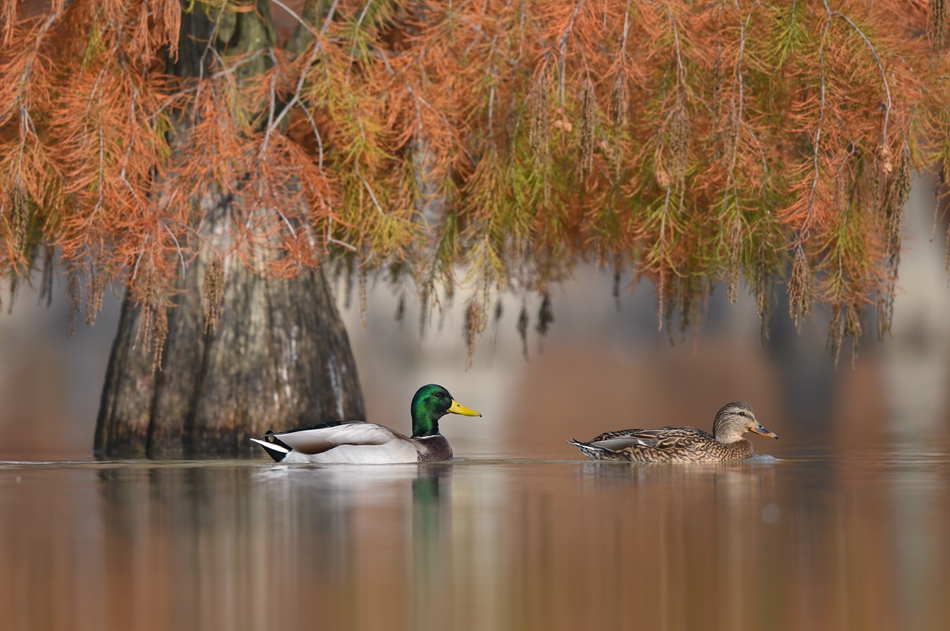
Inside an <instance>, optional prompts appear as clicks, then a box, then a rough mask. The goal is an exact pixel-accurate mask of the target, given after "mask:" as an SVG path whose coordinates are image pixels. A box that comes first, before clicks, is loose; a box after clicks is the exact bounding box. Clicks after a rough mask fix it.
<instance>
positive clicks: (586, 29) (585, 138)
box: [0, 0, 950, 353]
mask: <svg viewBox="0 0 950 631" xmlns="http://www.w3.org/2000/svg"><path fill="white" fill-rule="evenodd" d="M301 4H302V3H301V2H299V1H298V2H296V3H294V2H289V3H287V2H274V3H268V2H266V0H259V1H258V2H257V3H256V4H253V3H252V4H248V3H247V2H242V1H239V2H237V3H230V2H226V1H225V0H210V1H208V2H194V1H193V2H192V3H191V4H188V5H186V6H184V8H183V6H182V5H180V4H179V2H178V0H151V1H150V2H147V3H146V2H143V1H141V0H130V1H126V0H74V1H73V2H65V1H64V0H58V1H54V2H52V3H51V4H49V6H47V7H46V8H44V9H43V10H41V11H38V12H37V13H36V14H35V15H32V16H30V15H26V13H27V11H26V10H25V9H24V8H23V7H22V6H20V5H18V4H17V3H16V2H15V1H14V0H3V4H2V10H0V40H2V48H0V246H2V247H0V266H2V269H3V272H4V273H5V274H6V275H7V276H8V277H16V276H19V275H23V274H25V273H27V272H29V271H30V270H31V269H32V268H33V267H34V266H37V265H38V262H37V259H38V258H40V257H39V256H38V251H39V248H40V247H41V246H45V247H47V248H50V247H58V248H60V251H61V253H62V254H61V257H62V263H63V265H64V266H65V267H66V269H67V270H68V271H69V273H70V277H71V279H72V280H71V284H70V288H71V291H72V292H73V294H74V295H75V296H78V295H80V294H82V295H84V296H85V300H86V305H87V317H89V318H92V317H94V316H95V313H96V311H97V310H98V308H99V304H100V303H101V296H102V292H103V291H104V288H105V287H106V286H107V285H108V284H110V283H112V284H115V285H117V286H127V287H128V288H130V290H131V291H132V295H133V296H134V297H136V298H137V299H139V300H141V301H144V302H145V303H146V304H147V306H148V305H151V306H150V308H151V309H152V311H151V313H153V314H154V316H153V318H154V319H155V322H156V323H157V324H156V326H157V327H158V328H160V327H161V322H159V320H160V318H161V315H160V314H159V312H162V311H164V309H163V306H164V305H165V304H166V303H167V297H168V296H169V295H170V292H172V291H173V290H172V287H173V284H172V283H173V281H174V279H175V278H176V276H179V275H180V274H181V272H182V270H183V269H184V267H185V266H187V265H189V264H190V262H191V261H192V259H193V258H194V256H195V253H196V251H198V250H200V249H202V248H213V249H215V252H216V254H217V255H220V257H221V258H223V259H225V260H230V261H235V260H237V259H239V260H240V261H243V263H244V264H246V265H249V266H251V267H253V268H254V269H257V270H259V271H260V272H261V273H263V274H269V275H274V276H281V277H285V276H291V275H294V274H296V273H298V271H299V270H301V269H302V268H304V267H306V266H315V265H320V264H325V263H327V262H328V261H333V260H343V261H344V262H345V263H346V264H347V269H350V270H357V272H356V273H359V274H365V273H367V272H369V271H372V270H380V269H386V270H388V271H389V272H390V273H391V275H392V278H393V279H396V280H397V281H400V282H401V280H400V279H402V278H403V277H404V276H405V277H406V278H411V279H413V281H414V282H415V284H416V287H417V290H418V292H419V295H420V296H421V298H422V299H423V302H424V303H425V305H426V307H427V308H431V306H432V305H433V304H435V302H436V301H437V296H438V295H439V293H440V291H449V292H451V289H452V287H453V286H454V285H455V284H456V283H457V282H459V281H460V280H461V282H465V283H467V284H469V285H470V286H473V287H476V288H477V294H476V298H475V299H474V300H473V302H472V303H471V306H470V312H469V318H468V322H469V326H470V328H471V329H472V331H471V332H472V334H473V336H474V333H477V332H480V330H481V329H483V328H484V325H485V322H486V321H487V319H488V318H487V315H486V312H487V305H489V304H490V298H491V295H492V293H494V292H497V291H506V290H510V291H515V292H525V291H541V292H544V291H545V290H546V287H547V286H548V285H549V284H550V283H552V282H556V281H558V280H559V279H561V278H563V277H564V276H565V274H566V273H568V271H569V270H570V269H571V267H572V266H573V265H574V264H576V263H577V262H578V261H581V260H595V261H597V262H598V263H599V264H601V265H604V266H610V267H614V268H616V269H617V270H622V269H632V270H633V271H634V273H635V277H636V278H637V279H639V278H642V277H643V276H646V277H647V278H649V279H650V280H652V281H653V282H655V283H656V286H657V295H658V302H659V310H660V317H661V321H662V318H663V317H667V318H669V317H670V316H671V315H672V314H673V313H674V312H677V311H678V312H680V313H682V314H683V318H684V322H688V320H689V318H690V316H691V315H692V314H694V313H695V311H696V309H697V306H696V305H699V304H701V302H702V300H701V298H702V297H703V296H704V295H705V294H707V293H708V292H709V291H711V288H712V287H713V285H714V284H715V283H716V282H717V281H720V280H724V281H726V282H727V284H728V293H729V297H730V299H732V300H735V299H736V296H737V293H738V288H739V283H740V279H742V278H744V279H745V281H746V283H747V284H748V286H749V287H750V288H751V291H752V292H753V293H754V295H755V298H756V302H757V305H758V309H759V315H760V316H761V317H762V318H763V319H767V318H768V313H769V308H770V305H771V303H772V302H773V282H774V281H776V280H778V279H782V278H783V277H784V276H785V273H786V270H787V269H791V272H790V274H789V275H788V279H787V291H788V297H789V307H790V310H791V312H792V314H793V316H794V317H795V318H796V320H797V319H798V318H800V317H801V316H803V315H805V314H806V313H807V312H808V310H809V305H810V304H811V303H812V301H821V302H824V303H826V304H828V305H829V306H830V307H831V310H832V320H831V330H830V338H831V341H832V345H833V348H834V350H835V353H837V348H838V346H839V344H840V342H841V340H842V339H843V337H845V336H852V337H854V338H857V336H859V335H860V334H861V332H862V320H863V315H864V314H865V312H866V310H867V309H868V307H870V306H876V307H877V308H878V309H879V317H878V322H879V323H880V326H881V329H882V331H881V332H884V331H886V329H887V327H888V326H889V324H890V319H891V304H892V302H891V301H892V296H893V291H894V283H895V280H896V275H897V265H898V262H899V256H900V245H901V243H900V240H901V236H900V234H901V232H900V224H901V215H902V212H903V206H904V203H905V202H906V199H907V195H908V191H909V187H910V182H911V177H912V176H911V173H912V172H913V171H914V170H918V169H921V168H923V167H933V166H936V168H937V169H938V170H939V172H940V173H941V174H943V173H944V172H945V170H946V168H947V166H950V136H948V131H950V116H948V106H947V103H950V90H948V81H947V76H948V75H950V66H948V62H947V55H946V53H945V47H946V18H947V15H946V13H947V10H946V6H945V0H933V1H932V2H931V3H930V4H927V3H926V2H924V1H923V0H918V1H915V2H908V1H907V0H876V1H875V2H873V3H871V2H864V1H857V0H851V1H846V0H800V1H794V0H793V1H791V2H779V3H764V2H759V1H758V0H756V1H749V0H741V1H740V0H734V1H732V2H728V1H723V2H711V3H691V2H685V1H683V0H669V1H661V2H647V1H645V0H630V1H621V0H586V1H585V0H576V1H571V2H566V1H560V0H557V1H555V0H480V1H478V2H472V1H464V0H458V1H455V2H444V1H439V2H435V1H425V0H411V1H407V0H401V1H397V0H359V1H354V0H335V1H333V2H328V1H317V0H312V1H311V2H309V3H308V4H307V5H306V6H305V7H302V6H301ZM182 11H187V12H193V13H196V14H203V15H204V16H205V18H204V19H205V22H206V24H207V25H208V26H209V28H208V32H209V33H210V34H211V35H210V36H209V37H210V38H209V39H206V40H202V41H200V42H198V43H199V44H200V50H203V51H204V52H203V54H202V55H201V62H200V68H201V70H200V71H199V72H198V76H174V75H175V72H174V68H175V63H176V61H177V55H178V50H179V48H182V49H183V48H184V44H183V42H185V41H186V39H187V38H192V39H191V40H188V41H193V40H194V37H195V36H194V35H192V34H190V33H179V30H180V29H181V24H182V18H183V16H182ZM270 12H274V13H275V14H276V13H277V12H281V13H282V14H284V15H289V16H290V18H291V19H293V20H294V21H295V22H296V23H298V32H297V33H296V34H295V35H294V37H293V39H292V40H290V41H291V42H295V44H294V45H293V46H291V45H288V44H287V42H283V43H281V42H279V41H278V40H276V39H273V38H271V39H268V38H264V39H263V40H262V41H263V43H262V44H260V46H258V47H257V48H256V49H240V50H236V47H235V46H234V45H233V42H232V41H231V39H232V38H234V37H236V36H235V35H234V28H233V24H234V19H235V16H236V15H238V14H242V15H243V14H248V13H255V14H259V15H260V16H262V19H263V20H264V21H265V22H267V16H269V15H270ZM229 25H230V26H229ZM268 27H269V22H268ZM307 42H309V43H307ZM297 44H299V45H297ZM180 74H181V73H179V75H180ZM220 199H227V200H234V201H235V202H236V203H233V204H231V205H230V206H229V208H231V209H232V212H230V213H229V216H228V221H227V225H226V227H225V228H224V229H225V230H226V231H227V232H228V234H229V239H228V240H227V241H226V242H224V243H226V244H227V245H226V246H222V245H221V243H222V242H219V241H214V242H212V241H210V240H209V239H208V238H205V237H203V236H201V235H202V232H201V225H202V222H203V221H204V220H205V219H206V217H207V216H208V211H209V204H211V205H213V204H214V203H216V202H215V200H220ZM216 229H217V228H216ZM220 268H221V266H220V265H218V266H217V267H216V268H215V269H217V270H218V272H217V273H219V274H220V273H221V272H220ZM459 270H461V272H459ZM459 274H461V276H462V278H461V279H460V278H458V275H459ZM205 284H206V285H208V284H209V283H205ZM210 284H211V285H214V283H210Z"/></svg>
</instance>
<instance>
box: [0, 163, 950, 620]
mask: <svg viewBox="0 0 950 631" xmlns="http://www.w3.org/2000/svg"><path fill="white" fill-rule="evenodd" d="M932 190H933V189H932V183H931V182H928V181H923V182H919V183H918V185H917V186H916V187H915V189H914V192H913V196H912V200H911V205H910V209H909V211H908V215H907V219H906V221H905V251H904V253H903V255H902V263H901V269H900V274H901V275H900V280H899V286H898V289H899V292H900V293H899V295H898V297H897V299H896V301H895V324H894V332H893V337H892V338H890V339H888V340H886V341H885V342H884V343H879V342H877V341H876V340H874V339H873V337H870V338H865V339H863V340H862V342H861V347H860V348H859V354H858V356H857V358H856V360H855V362H854V365H853V367H852V366H851V363H850V350H851V349H850V345H849V344H847V343H846V344H845V347H844V349H843V350H842V356H841V361H840V364H839V366H838V367H837V368H836V367H835V365H834V362H833V359H832V358H831V356H830V355H829V354H828V352H827V350H826V348H825V338H826V332H827V322H828V315H827V313H826V312H824V311H822V310H820V309H819V310H816V312H815V313H814V314H813V315H812V316H811V317H810V318H809V319H808V320H807V321H806V322H805V323H804V325H803V327H802V331H801V333H800V334H796V332H795V330H794V327H793V325H792V324H791V322H790V321H789V318H788V315H787V305H786V301H785V297H784V294H783V293H782V292H783V288H781V287H780V288H778V289H777V296H776V300H777V302H776V304H774V305H773V314H774V315H773V321H772V325H771V328H770V335H769V339H768V340H767V341H766V342H765V343H764V344H760V337H759V323H758V320H757V319H756V318H755V314H754V305H753V303H752V300H751V298H750V297H748V296H743V297H741V298H740V300H739V302H738V303H737V304H734V305H730V304H728V302H727V301H726V299H725V291H724V288H719V290H717V291H716V292H715V294H714V295H713V297H712V298H711V299H710V300H709V304H708V311H707V317H706V319H705V322H704V323H703V326H702V329H701V331H700V332H699V333H695V332H693V331H688V332H687V333H686V335H685V339H681V338H680V335H679V333H678V331H677V332H676V334H675V336H674V337H675V339H676V340H677V343H676V344H675V345H671V344H670V341H669V334H668V332H667V331H666V330H664V331H662V332H658V331H657V320H656V304H655V297H654V293H653V289H652V287H650V286H648V285H646V284H644V285H641V286H640V287H638V288H637V289H636V291H635V292H634V293H633V295H632V296H631V295H629V293H627V292H625V291H623V290H622V291H621V295H620V301H619V302H620V308H619V309H618V308H617V307H616V306H615V300H614V297H613V296H612V290H613V278H612V274H609V273H608V274H601V275H600V276H598V275H597V273H596V271H595V270H594V269H593V268H591V267H582V268H580V269H578V270H577V272H576V274H575V278H574V279H573V280H571V281H569V282H567V283H565V284H564V285H563V286H562V287H560V288H556V289H555V290H554V291H553V292H552V299H553V307H554V317H555V322H554V323H553V325H552V327H551V329H550V332H549V334H548V336H547V337H546V338H545V339H544V340H543V349H542V347H541V341H540V340H539V338H538V336H537V334H536V333H535V332H534V331H533V327H534V324H535V323H534V322H532V323H531V327H532V331H531V334H530V336H529V340H528V354H529V359H528V360H525V359H524V357H523V354H522V342H521V340H520V338H519V337H518V335H517V333H516V332H515V322H516V320H517V315H518V312H519V310H520V308H521V305H522V302H521V298H520V297H508V298H506V299H505V301H504V303H503V316H502V318H501V320H500V322H499V325H498V328H497V330H492V329H491V327H490V328H489V331H488V332H487V333H486V334H485V335H484V336H483V337H482V338H480V340H479V342H478V345H477V347H476V351H475V356H474V362H473V365H472V368H471V369H470V370H468V371H466V370H465V364H466V349H465V345H464V341H463V339H462V324H463V320H464V317H463V306H464V302H465V300H464V296H460V297H459V298H458V299H457V300H456V304H455V305H454V306H453V307H452V308H451V309H448V310H447V311H446V312H445V314H444V315H443V316H439V315H436V316H434V317H433V319H432V321H431V327H430V329H429V331H428V332H427V333H426V335H425V336H424V338H422V339H420V336H419V333H418V328H419V327H418V319H419V314H418V306H417V305H415V304H414V303H413V301H412V300H411V299H410V300H407V303H406V313H405V316H404V317H403V319H402V320H401V321H397V320H396V319H395V318H394V314H395V313H396V311H397V305H398V303H399V291H398V290H394V289H392V288H390V287H387V286H385V285H383V284H380V285H379V286H377V287H373V288H371V291H370V293H369V299H368V303H367V309H366V327H365V328H364V327H362V326H361V324H360V313H359V309H358V308H357V307H356V305H355V304H354V305H352V306H351V307H350V308H349V309H345V308H344V307H343V305H344V302H345V298H344V296H342V295H341V296H340V297H339V303H340V305H341V309H342V313H343V316H344V319H345V321H346V325H347V329H348V331H349V335H350V339H351V343H352V345H353V350H354V353H355V355H356V359H357V365H358V367H359V371H360V379H361V382H362V385H363V390H364V394H365V397H366V407H367V416H368V420H371V421H374V422H379V423H383V424H386V425H389V426H391V427H393V428H395V429H398V430H401V431H404V432H408V431H409V426H410V421H409V410H408V408H409V399H410V397H411V396H412V393H413V392H414V391H415V389H416V388H418V387H419V386H420V385H422V384H424V383H429V382H435V383H440V384H442V385H445V386H446V387H447V388H448V389H449V390H450V391H451V392H452V394H453V395H454V396H455V398H456V399H458V400H459V401H460V402H461V403H463V404H464V405H467V406H469V407H473V408H475V409H477V410H479V411H480V412H482V413H483V414H484V417H483V418H481V419H469V418H461V417H449V418H448V419H446V421H445V422H444V423H443V424H442V429H443V433H444V434H445V435H446V436H447V437H448V438H449V440H450V441H451V443H452V445H453V447H454V449H455V453H456V456H458V457H460V458H461V460H460V461H458V462H456V463H455V464H439V465H424V466H422V465H420V466H415V465H412V466H408V465H407V466H393V467H326V468H311V467H301V468H287V467H282V466H275V465H273V464H270V463H269V461H265V460H264V459H262V460H259V461H253V460H252V461H216V462H215V461H212V462H191V463H189V462H179V463H174V462H173V463H160V462H151V463H150V462H133V463H99V462H95V461H93V460H92V459H91V446H92V435H93V429H94V427H95V419H96V413H97V410H98V404H99V396H100V391H101V387H102V382H103V378H104V375H105V369H106V364H107V361H108V355H109V351H110V348H111V344H112V339H113V336H114V334H115V330H116V326H117V320H118V308H119V301H118V300H117V299H115V298H108V297H107V300H106V304H105V309H104V312H103V313H102V315H101V316H100V318H99V320H98V321H97V323H96V324H95V326H92V327H87V326H84V325H82V324H81V323H80V324H79V325H78V326H77V328H76V333H75V335H74V336H73V338H72V339H70V340H68V341H67V339H66V331H67V307H66V300H65V295H64V294H65V289H64V285H63V283H62V282H61V281H60V282H58V285H57V287H56V292H55V297H54V301H53V304H52V306H51V307H49V308H47V307H46V306H45V304H44V305H39V304H37V296H36V294H35V293H33V292H32V291H31V290H30V289H29V288H26V287H24V288H21V290H20V293H19V296H18V297H17V299H16V304H15V307H14V308H13V310H12V313H9V314H8V313H7V312H6V309H7V308H8V307H9V306H10V305H11V303H12V302H13V301H12V300H11V297H10V295H9V287H8V284H5V285H6V286H5V288H4V294H3V304H4V314H3V316H2V317H0V334H2V337H0V402H2V403H0V436H2V440H0V461H2V462H0V620H2V621H3V623H2V624H0V627H2V628H13V629H163V628H204V629H209V628H222V629H272V628H277V627H278V626H286V625H291V626H294V627H302V626H304V625H306V626H314V627H317V628H329V629H382V628H385V629H426V628H430V627H431V628H435V627H443V628H444V627H448V628H455V629H535V628H538V629H541V628H546V629H562V628H563V629H577V628H591V627H594V626H595V625H597V626H602V627H605V628H621V627H623V628H630V627H639V626H643V627H645V628H657V629H687V628H692V629H695V628H703V629H767V628H774V629H851V628H854V629H897V628H900V629H946V628H950V598H948V596H950V569H948V568H950V531H948V529H947V528H946V524H947V523H948V521H950V432H948V431H947V428H948V421H950V408H948V397H947V394H946V393H947V385H948V381H950V317H948V316H950V290H948V289H947V274H946V271H945V270H944V239H943V237H942V234H943V231H944V230H945V229H946V225H945V224H941V225H938V226H937V238H935V239H934V240H933V241H931V239H930V236H931V232H932V228H933V196H932ZM628 281H629V277H625V278H624V279H623V281H622V287H623V286H624V285H625V284H626V283H627V282H628ZM341 293H342V292H341ZM527 306H528V309H529V312H530V313H531V315H532V320H534V317H535V316H536V314H537V310H538V306H539V305H538V301H537V299H536V298H528V303H527ZM865 324H866V329H868V330H873V329H874V327H873V322H870V323H865ZM733 400H745V401H748V402H750V403H751V404H752V405H753V406H754V407H755V410H756V414H757V416H758V418H759V419H760V420H761V421H762V423H763V424H764V425H766V426H767V427H769V428H770V429H772V430H774V431H775V432H776V433H778V434H779V436H780V437H781V438H780V440H778V441H771V440H769V441H767V440H766V439H759V438H754V439H753V440H754V442H755V444H756V447H757V450H758V451H759V452H760V453H762V454H766V456H762V457H759V458H757V459H755V460H752V461H748V462H741V463H730V464H727V465H717V466H708V467H707V466H704V467H662V466H660V467H657V466H652V467H651V466H648V467H637V466H632V467H631V466H627V465H621V466H616V465H597V464H592V463H587V462H582V461H580V460H579V458H580V454H579V453H577V452H576V451H575V450H574V449H573V448H572V447H570V446H568V445H567V444H566V443H565V441H566V439H567V438H569V437H571V436H575V437H577V438H581V439H586V438H590V437H591V436H593V435H594V434H596V433H599V432H601V431H604V430H608V429H620V428H625V427H634V426H637V427H651V426H660V425H666V424H683V425H693V426H696V427H701V428H703V429H707V430H708V429H709V427H710V425H711V423H712V418H713V415H714V414H715V412H716V410H717V409H718V408H719V407H720V406H721V405H723V404H724V403H726V402H728V401H733Z"/></svg>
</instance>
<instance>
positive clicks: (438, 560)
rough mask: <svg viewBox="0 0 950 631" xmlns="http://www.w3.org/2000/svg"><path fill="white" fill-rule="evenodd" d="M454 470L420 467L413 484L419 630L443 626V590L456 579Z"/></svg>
mask: <svg viewBox="0 0 950 631" xmlns="http://www.w3.org/2000/svg"><path fill="white" fill-rule="evenodd" d="M452 467H453V465H451V464H446V463H433V464H421V465H419V471H418V476H417V477H416V478H415V479H414V480H413V481H412V591H413V606H414V612H413V620H414V622H415V624H414V626H415V628H416V629H434V628H438V627H442V626H444V624H445V620H444V619H443V618H442V615H441V612H440V601H441V598H440V597H439V592H440V588H441V586H442V585H443V583H444V582H445V581H446V579H451V578H452V558H451V552H452ZM443 553H444V554H443Z"/></svg>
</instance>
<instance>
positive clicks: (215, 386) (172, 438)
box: [94, 199, 365, 457]
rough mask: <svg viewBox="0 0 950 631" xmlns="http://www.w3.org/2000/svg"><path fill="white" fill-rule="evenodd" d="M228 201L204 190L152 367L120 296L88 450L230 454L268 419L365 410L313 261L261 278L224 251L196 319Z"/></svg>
mask: <svg viewBox="0 0 950 631" xmlns="http://www.w3.org/2000/svg"><path fill="white" fill-rule="evenodd" d="M229 203H231V201H230V200H224V199H214V200H205V204H204V206H205V208H204V211H205V212H204V216H205V222H204V223H203V225H202V228H201V235H200V237H199V238H200V239H201V240H202V241H203V242H204V243H205V245H206V247H204V248H201V249H200V250H199V255H198V256H197V257H196V258H195V259H194V260H193V261H192V262H191V263H190V264H188V265H187V266H186V269H185V273H184V274H182V277H181V278H180V279H179V280H178V282H177V284H178V289H179V290H180V291H179V292H178V293H177V294H176V297H175V301H174V304H173V306H171V307H169V308H168V312H167V313H168V337H167V339H166V342H165V351H164V355H163V357H162V365H161V370H158V371H155V372H154V373H153V370H152V352H151V350H149V349H145V348H143V346H144V345H143V344H142V342H141V341H139V342H138V344H137V343H136V333H137V331H138V326H139V320H140V316H141V309H140V308H139V307H138V306H136V305H134V304H132V302H131V300H130V299H129V298H128V297H127V298H126V300H125V302H124V304H123V309H122V317H121V319H120V321H119V332H118V335H116V339H115V343H114V345H113V348H112V356H111V358H110V360H109V368H108V372H107V374H106V382H105V386H104V387H103V392H102V404H101V408H100V410H99V420H98V425H97V427H96V438H95V447H94V448H95V450H96V452H97V453H100V454H103V455H109V456H115V455H139V456H141V455H147V456H150V457H160V456H165V455H179V454H185V455H197V454H215V453H220V454H237V453H241V452H246V451H249V450H251V448H252V443H250V441H248V437H250V436H259V435H261V434H263V433H264V432H265V431H267V430H269V429H270V430H274V431H282V430H287V429H292V428H294V427H299V426H301V425H311V424H314V423H319V422H323V421H336V420H341V421H342V420H354V419H362V418H364V417H365V414H364V408H363V396H362V392H361V390H360V385H359V379H358V377H357V372H356V364H355V362H354V359H353V354H352V352H351V351H350V343H349V338H348V337H347V334H346V329H345V328H344V327H343V323H342V321H341V320H340V316H339V314H338V313H337V309H336V304H335V302H334V300H333V295H332V292H331V290H330V287H329V285H328V283H327V281H326V279H325V278H324V275H323V272H322V271H320V270H319V269H316V270H306V271H304V272H303V273H301V274H300V275H299V276H297V277H296V278H293V279H289V280H279V279H273V278H271V279H268V278H265V277H263V276H261V275H259V274H257V273H255V272H254V271H253V270H252V269H249V268H248V267H247V266H245V264H244V263H242V262H241V261H240V260H239V259H238V257H237V256H236V255H231V256H229V257H227V258H225V259H224V299H223V305H222V310H221V316H220V319H219V321H218V323H217V327H216V328H215V329H214V331H213V332H212V333H207V332H206V331H205V308H204V307H205V305H204V304H203V301H204V300H206V299H207V297H206V296H203V295H202V291H201V286H202V282H203V280H204V277H205V273H206V271H207V269H208V266H209V264H210V263H211V258H212V257H213V256H214V254H213V248H212V247H207V246H214V247H215V248H217V249H218V251H225V252H226V251H228V247H229V246H230V245H231V242H230V239H231V237H230V232H229V231H225V230H222V229H220V228H221V225H222V224H223V222H226V221H227V215H228V205H229ZM235 203H240V202H239V201H237V202H235ZM262 212H266V211H262ZM196 249H197V248H196Z"/></svg>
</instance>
